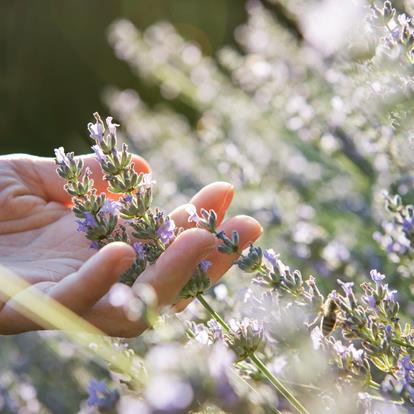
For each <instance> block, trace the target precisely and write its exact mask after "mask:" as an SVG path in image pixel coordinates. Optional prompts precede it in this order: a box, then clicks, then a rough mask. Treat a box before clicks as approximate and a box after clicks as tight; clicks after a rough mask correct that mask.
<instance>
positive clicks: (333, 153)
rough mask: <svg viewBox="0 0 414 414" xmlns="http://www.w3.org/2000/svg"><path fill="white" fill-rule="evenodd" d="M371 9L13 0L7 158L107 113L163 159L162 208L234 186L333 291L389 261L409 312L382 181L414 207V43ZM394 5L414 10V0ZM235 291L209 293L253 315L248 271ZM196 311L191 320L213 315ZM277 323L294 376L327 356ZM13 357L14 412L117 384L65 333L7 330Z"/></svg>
mask: <svg viewBox="0 0 414 414" xmlns="http://www.w3.org/2000/svg"><path fill="white" fill-rule="evenodd" d="M355 3H357V2H350V1H348V2H344V1H341V0H323V1H320V0H269V2H267V1H264V0H263V1H259V0H249V1H246V2H245V1H241V0H209V1H204V2H202V1H194V0H139V1H132V0H128V1H127V0H124V1H117V2H113V1H109V0H105V1H98V0H90V1H88V2H82V1H80V0H76V1H71V2H52V1H46V0H41V1H40V0H39V1H37V2H32V3H25V2H21V1H14V2H11V1H2V0H0V33H1V35H0V62H1V63H0V97H1V99H0V154H7V153H11V152H25V153H31V154H36V155H43V156H51V155H52V154H53V149H54V148H55V147H58V146H61V145H63V146H64V147H65V149H66V150H68V151H75V152H76V153H77V154H79V153H82V152H87V151H88V148H89V146H90V144H91V142H90V140H89V138H88V135H89V134H88V132H87V128H86V125H87V123H88V122H89V121H91V119H92V113H93V112H95V111H99V112H100V113H101V114H102V115H104V116H106V115H107V114H109V113H110V114H112V115H113V116H114V118H115V120H116V121H119V123H121V125H122V128H120V130H119V132H118V137H119V138H120V139H122V140H124V141H126V142H128V144H129V145H130V148H132V149H133V150H137V151H138V152H139V153H140V154H142V155H144V156H145V157H146V158H147V159H148V160H149V161H150V164H151V165H152V167H153V171H154V175H155V179H156V180H157V185H156V197H155V200H156V203H155V204H156V205H159V206H162V207H163V209H165V210H166V211H169V210H170V209H171V208H173V207H176V206H177V205H179V204H181V203H183V202H187V200H188V199H189V197H190V196H191V195H192V194H194V193H195V192H196V191H197V190H198V189H200V188H201V187H202V186H203V185H205V184H207V183H209V182H212V181H216V180H226V181H230V182H232V183H233V184H234V185H235V187H236V189H237V193H236V194H237V195H236V199H235V201H234V203H233V207H232V211H231V214H233V213H234V214H240V213H242V214H248V215H251V216H254V217H255V218H257V219H258V220H259V221H260V222H261V223H262V225H263V227H264V229H265V232H264V235H263V237H262V238H261V240H260V245H261V246H262V247H265V248H270V247H271V248H274V249H275V251H276V252H277V253H280V255H281V259H283V262H284V263H286V264H288V265H289V266H291V269H300V270H301V272H302V274H303V275H304V277H307V276H309V275H315V276H316V277H317V279H318V283H319V286H320V289H321V290H322V293H323V294H325V295H326V294H327V293H328V292H330V291H331V290H332V289H339V286H338V283H337V279H342V280H344V281H352V282H354V283H355V287H356V286H357V285H358V284H360V283H362V282H366V281H367V280H370V279H369V271H370V270H371V269H378V270H380V271H381V272H383V273H385V274H386V275H387V282H389V284H390V286H392V287H393V288H395V289H398V291H399V293H398V300H399V302H400V305H401V308H402V312H401V315H400V316H401V319H402V321H403V322H405V321H410V320H411V319H412V317H413V315H414V307H413V305H412V304H413V297H414V283H413V279H412V274H413V273H414V261H413V257H414V256H413V249H414V219H413V220H412V223H411V224H410V229H409V231H407V230H406V229H405V228H404V226H402V223H401V220H400V221H398V220H395V217H394V216H393V215H392V214H390V212H389V211H387V210H386V209H385V208H384V206H385V202H384V201H385V200H384V197H383V191H384V190H386V191H388V192H389V193H390V194H391V195H392V196H393V195H395V194H397V193H398V194H400V195H401V197H402V202H403V204H404V205H406V204H409V203H412V200H413V198H414V179H413V178H412V171H413V168H414V164H413V161H412V151H411V150H412V142H413V138H412V131H413V130H414V122H413V119H414V116H413V115H414V114H413V110H412V107H413V106H412V102H413V101H414V98H413V97H414V88H408V87H407V85H412V76H413V71H412V63H413V61H414V58H413V56H414V52H413V51H412V50H411V55H410V54H409V53H408V54H407V50H406V49H405V46H406V45H404V44H402V41H401V37H400V35H399V31H401V28H402V26H403V24H405V23H402V21H405V19H400V20H397V19H395V22H394V26H393V27H391V28H390V27H389V25H388V26H386V25H384V20H383V19H382V17H383V16H384V12H383V11H382V12H381V11H379V14H378V13H377V16H376V17H375V14H374V15H370V14H369V13H368V14H367V13H366V12H367V10H369V9H368V8H367V7H366V6H368V4H369V3H371V1H367V2H364V1H361V4H365V8H363V9H359V8H358V7H357V8H354V4H355ZM376 4H377V7H378V8H379V9H378V10H380V9H381V10H382V9H383V7H384V2H383V1H380V0H378V1H376ZM393 4H394V5H395V7H396V8H397V13H403V12H404V13H408V14H409V15H414V3H413V1H412V0H405V1H402V0H401V1H395V2H393ZM371 12H372V10H371ZM371 14H372V13H371ZM119 19H126V20H122V21H119ZM116 20H118V23H117V24H115V25H112V26H111V23H112V22H114V21H116ZM159 22H167V23H165V24H159ZM397 22H398V23H397ZM110 27H111V29H110ZM147 28H149V29H148V30H146V29H147ZM412 30H413V31H414V25H413V27H412ZM355 35H356V36H355ZM108 37H110V41H109V39H108ZM354 37H356V38H354ZM109 43H111V44H112V45H111V46H110V45H109ZM209 57H212V58H211V59H210V58H209ZM396 68H397V69H396ZM410 217H411V216H410ZM0 255H1V252H0ZM222 283H223V284H222V285H219V287H221V288H222V291H223V289H224V290H225V291H226V292H227V293H226V295H227V296H226V299H225V300H222V299H220V296H219V294H218V293H217V292H216V290H214V289H212V290H211V291H210V295H209V300H211V301H212V303H213V304H214V306H215V307H216V309H217V310H218V311H219V312H221V313H222V314H223V315H224V317H225V319H229V318H231V317H235V318H240V317H241V316H244V315H246V314H248V311H249V309H248V308H249V307H248V306H245V304H244V303H245V302H244V299H243V298H244V293H245V291H246V289H247V288H248V286H249V283H250V278H249V277H246V275H241V272H239V271H237V270H236V271H233V272H230V274H227V275H226V277H225V278H224V280H223V282H222ZM218 292H220V290H218ZM242 303H243V304H242ZM281 303H282V305H281V307H282V308H283V302H281ZM266 306H267V305H266ZM264 309H265V313H266V314H268V315H271V312H267V311H268V309H266V308H264ZM294 309H296V308H294ZM193 310H194V309H193ZM195 311H196V312H195V313H194V314H191V313H188V314H184V315H183V316H182V318H183V319H184V320H192V319H194V320H196V321H198V320H201V319H202V317H203V316H202V317H201V318H199V317H198V316H197V309H195ZM198 311H199V310H198ZM189 312H191V310H189ZM255 312H257V307H256V306H252V315H253V316H255V317H256V313H255ZM315 312H317V310H315V309H312V310H310V313H315ZM302 313H303V311H302ZM194 315H196V316H194ZM257 315H259V314H257ZM303 315H304V316H305V314H304V313H303ZM257 317H258V318H259V317H260V318H262V316H257ZM269 317H273V316H269ZM270 320H271V323H269V324H270V325H272V326H273V329H274V333H272V334H274V335H275V336H274V337H273V338H272V340H273V341H274V340H277V341H282V340H283V345H280V346H279V347H277V348H275V347H273V346H272V345H271V344H272V343H274V342H269V346H268V348H266V349H267V351H266V354H267V356H268V357H267V362H268V363H269V364H273V365H274V364H276V363H277V359H278V358H279V357H280V358H282V359H283V358H285V359H286V360H287V361H289V362H288V363H287V364H286V370H285V371H283V374H285V375H286V376H287V377H289V375H290V373H292V372H294V369H293V370H292V366H294V365H292V363H294V361H295V360H296V361H300V362H301V364H302V363H303V358H302V357H303V355H310V354H309V353H306V352H302V351H301V348H300V345H299V342H301V340H298V338H302V337H300V336H299V335H298V330H301V335H302V336H303V338H304V342H306V343H308V342H309V334H308V331H307V329H304V325H303V323H302V322H300V324H299V322H297V323H298V325H297V326H296V325H295V324H293V323H292V327H291V326H290V322H291V320H290V319H287V321H288V322H287V323H286V325H283V324H279V322H278V321H277V320H276V321H275V320H272V319H270ZM287 325H289V326H287ZM299 325H300V327H299ZM279 328H280V329H279ZM287 328H289V329H287ZM291 328H292V329H291ZM171 331H174V329H173V330H171ZM279 333H280V334H281V335H283V337H281V338H279V337H278V335H279ZM174 335H176V333H175V331H174V334H171V336H172V337H173V336H174ZM177 336H178V334H177ZM275 338H276V339H275ZM169 340H171V341H172V340H177V338H175V337H174V338H172V339H171V338H168V339H167V340H166V342H168V341H169ZM179 341H182V342H184V341H185V338H184V337H180V338H179ZM158 342H162V341H161V340H159V338H157V339H156V340H154V339H152V338H151V336H149V335H142V336H141V337H140V338H138V339H136V340H134V341H131V349H133V350H134V352H136V353H137V354H139V355H140V356H141V355H142V356H145V353H146V351H147V349H150V348H152V347H153V346H154V344H157V343H158ZM295 347H297V348H295ZM40 350H41V352H40ZM301 352H302V353H301ZM0 356H1V357H0V402H2V401H3V402H4V401H6V403H7V404H8V407H11V408H10V409H9V411H6V412H10V413H15V412H16V413H17V412H19V414H20V412H22V411H19V407H20V405H21V406H23V405H25V406H27V407H29V408H30V407H32V408H30V409H29V411H27V412H41V413H49V412H60V413H72V412H76V410H77V409H78V408H79V407H82V406H85V398H86V394H87V393H86V388H87V384H88V380H89V379H90V378H91V377H98V378H103V377H104V376H105V375H104V373H103V372H102V371H100V368H98V367H97V366H95V365H94V364H93V363H91V362H90V361H89V359H88V358H86V357H85V356H84V354H83V353H82V352H80V351H79V349H78V348H77V347H76V346H74V345H73V344H70V343H69V342H68V341H65V340H64V339H62V336H61V335H60V334H58V333H53V334H46V335H45V334H43V333H41V334H37V333H28V334H25V335H21V336H16V337H10V338H6V339H3V338H1V340H0ZM190 359H191V358H190ZM308 362H309V367H310V368H309V371H308V372H309V373H311V374H312V381H313V380H314V381H315V382H318V379H317V373H316V371H315V368H314V362H315V360H314V359H312V357H310V358H309V360H308ZM274 366H275V365H274ZM319 368H320V367H319ZM319 368H318V369H319ZM303 371H304V375H305V376H306V372H305V371H306V370H303ZM60 373H64V376H65V378H64V380H63V381H62V383H59V375H60ZM106 375H107V376H108V377H109V375H108V373H106ZM293 375H295V374H293ZM320 375H321V376H320V377H321V378H325V379H328V381H330V377H326V376H324V375H323V372H322V371H321V374H320ZM298 378H299V377H297V378H295V377H292V378H290V379H291V380H295V381H296V380H298ZM306 381H308V379H306V378H305V379H303V381H302V379H301V380H300V382H303V383H305V382H306ZM378 381H382V378H381V377H379V379H378ZM333 383H334V381H332V384H333ZM56 384H58V385H56ZM51 390H52V391H57V392H51ZM263 395H265V393H264V394H263ZM344 395H345V394H344ZM22 396H23V397H22ZM22 398H23V400H24V401H23V400H22ZM307 398H308V397H307ZM309 398H310V397H309ZM252 401H253V400H252ZM347 402H348V401H345V403H347ZM19 404H20V405H19ZM315 404H316V402H315ZM345 405H347V404H345ZM4 406H5V404H3V407H4ZM39 407H41V409H39ZM36 410H37V411H36ZM347 410H348V408H347ZM350 410H351V411H344V412H346V413H352V414H355V412H356V411H355V410H354V411H352V407H351V408H350ZM0 412H2V406H1V404H0ZM24 412H26V411H24ZM266 412H268V411H266ZM314 412H322V409H315V410H314ZM332 412H335V414H336V413H338V412H339V411H338V410H337V411H332ZM387 414H388V412H387Z"/></svg>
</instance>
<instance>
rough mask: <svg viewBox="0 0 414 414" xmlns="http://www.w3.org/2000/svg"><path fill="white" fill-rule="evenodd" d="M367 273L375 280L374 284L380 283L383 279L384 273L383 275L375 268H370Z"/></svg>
mask: <svg viewBox="0 0 414 414" xmlns="http://www.w3.org/2000/svg"><path fill="white" fill-rule="evenodd" d="M369 274H370V275H371V279H372V280H373V281H374V282H375V284H376V285H377V286H378V285H381V284H382V281H383V280H384V279H385V275H383V274H382V273H380V272H378V270H376V269H372V270H371V271H370V272H369Z"/></svg>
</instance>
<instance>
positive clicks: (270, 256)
mask: <svg viewBox="0 0 414 414" xmlns="http://www.w3.org/2000/svg"><path fill="white" fill-rule="evenodd" d="M263 255H264V257H265V258H266V259H267V260H268V261H269V262H270V264H271V265H272V266H273V267H277V258H278V255H277V254H276V253H275V251H274V250H273V249H267V250H265V251H264V252H263Z"/></svg>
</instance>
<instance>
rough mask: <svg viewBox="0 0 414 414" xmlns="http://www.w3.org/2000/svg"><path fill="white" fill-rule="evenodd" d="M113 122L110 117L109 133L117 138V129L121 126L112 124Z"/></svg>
mask: <svg viewBox="0 0 414 414" xmlns="http://www.w3.org/2000/svg"><path fill="white" fill-rule="evenodd" d="M112 120H113V118H112V116H108V117H107V118H106V125H108V130H109V133H110V134H112V135H113V136H115V135H116V128H117V127H119V124H114V123H113V122H112Z"/></svg>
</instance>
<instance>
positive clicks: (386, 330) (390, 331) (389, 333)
mask: <svg viewBox="0 0 414 414" xmlns="http://www.w3.org/2000/svg"><path fill="white" fill-rule="evenodd" d="M385 332H386V333H387V335H388V336H391V334H392V326H391V325H387V326H386V327H385Z"/></svg>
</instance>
